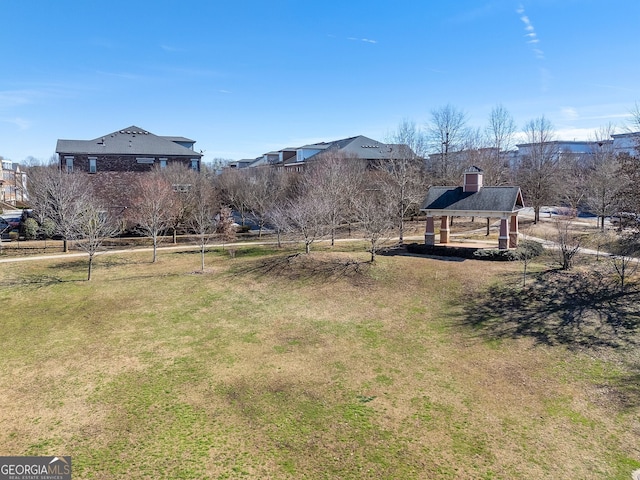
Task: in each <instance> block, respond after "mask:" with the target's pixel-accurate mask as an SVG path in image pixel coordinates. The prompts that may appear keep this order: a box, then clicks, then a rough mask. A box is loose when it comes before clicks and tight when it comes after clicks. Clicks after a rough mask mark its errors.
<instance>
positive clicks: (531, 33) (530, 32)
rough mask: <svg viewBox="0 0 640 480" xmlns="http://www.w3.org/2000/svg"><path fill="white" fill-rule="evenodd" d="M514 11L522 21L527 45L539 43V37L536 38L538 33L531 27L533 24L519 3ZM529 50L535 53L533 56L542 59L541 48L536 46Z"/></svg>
mask: <svg viewBox="0 0 640 480" xmlns="http://www.w3.org/2000/svg"><path fill="white" fill-rule="evenodd" d="M516 13H517V14H518V15H520V20H521V21H522V23H524V31H525V32H526V33H525V34H524V36H525V38H528V39H529V40H527V43H528V44H529V45H537V44H539V43H540V39H539V38H538V35H537V34H536V31H535V28H534V27H533V24H532V23H531V20H530V19H529V17H528V16H527V15H525V13H524V7H523V6H522V5H520V6H519V7H518V8H517V9H516ZM531 51H532V52H533V54H534V55H535V57H536V58H537V59H538V60H544V52H543V51H542V49H540V48H537V47H532V48H531Z"/></svg>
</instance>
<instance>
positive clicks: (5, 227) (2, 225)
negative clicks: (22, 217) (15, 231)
mask: <svg viewBox="0 0 640 480" xmlns="http://www.w3.org/2000/svg"><path fill="white" fill-rule="evenodd" d="M12 228H13V227H12V226H11V224H10V223H9V222H7V221H6V220H5V219H4V218H2V217H0V235H4V234H5V233H9V232H10V231H11V230H12Z"/></svg>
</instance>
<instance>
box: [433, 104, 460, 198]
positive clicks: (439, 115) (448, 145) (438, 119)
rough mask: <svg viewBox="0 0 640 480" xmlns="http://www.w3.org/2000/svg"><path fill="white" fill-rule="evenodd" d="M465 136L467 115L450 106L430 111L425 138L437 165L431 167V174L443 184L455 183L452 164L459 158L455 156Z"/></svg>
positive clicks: (456, 179)
mask: <svg viewBox="0 0 640 480" xmlns="http://www.w3.org/2000/svg"><path fill="white" fill-rule="evenodd" d="M466 136H467V114H466V113H465V112H464V111H462V110H458V109H457V108H456V107H454V106H453V105H451V104H447V105H445V106H444V107H440V108H436V109H433V110H432V111H431V121H430V122H429V123H428V125H427V138H428V141H429V145H430V150H431V152H432V153H433V155H431V156H430V158H431V159H434V158H435V159H437V162H436V163H437V165H432V166H431V167H432V169H433V174H434V175H435V176H436V178H437V179H438V181H440V182H443V184H445V185H446V184H448V183H451V182H457V181H458V176H456V175H455V174H454V173H453V168H452V162H453V161H454V160H455V159H456V158H459V157H458V156H456V155H452V154H455V153H456V152H459V151H461V150H463V145H464V143H465V138H466Z"/></svg>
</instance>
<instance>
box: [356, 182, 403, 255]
mask: <svg viewBox="0 0 640 480" xmlns="http://www.w3.org/2000/svg"><path fill="white" fill-rule="evenodd" d="M367 186H368V187H369V188H365V189H364V190H363V191H362V193H361V194H360V195H358V197H357V198H356V200H355V212H356V219H357V221H358V225H359V228H360V230H361V232H362V235H363V237H364V238H365V239H366V240H367V241H368V242H369V249H368V251H369V253H370V254H371V262H375V260H376V254H377V253H378V250H379V249H380V247H381V245H382V243H383V242H384V241H385V240H388V239H389V237H390V232H391V231H392V230H393V227H394V219H395V217H396V214H397V212H396V208H395V205H393V203H392V202H390V201H389V191H388V188H386V186H385V184H384V182H378V183H377V184H376V183H374V182H367Z"/></svg>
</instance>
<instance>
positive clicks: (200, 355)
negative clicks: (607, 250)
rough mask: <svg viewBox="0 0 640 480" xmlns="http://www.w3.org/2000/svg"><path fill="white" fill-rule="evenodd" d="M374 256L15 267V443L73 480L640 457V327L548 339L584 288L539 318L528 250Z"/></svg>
mask: <svg viewBox="0 0 640 480" xmlns="http://www.w3.org/2000/svg"><path fill="white" fill-rule="evenodd" d="M340 248H343V247H340ZM344 248H345V249H346V247H344ZM367 258H368V254H366V253H360V252H354V251H350V252H348V251H341V252H326V251H325V252H316V253H313V254H312V255H311V256H309V257H307V256H304V255H293V252H283V251H279V252H273V251H267V250H263V249H262V248H261V247H252V248H251V249H246V250H243V249H238V250H237V255H236V258H233V259H231V258H229V256H228V255H226V254H222V253H220V252H219V251H218V252H211V253H209V254H207V260H206V261H207V270H206V271H205V272H204V273H200V272H199V271H198V269H199V262H200V258H199V255H198V253H195V252H174V253H168V252H161V253H160V255H159V260H158V262H157V263H156V264H151V263H149V260H150V255H149V253H135V254H127V255H122V256H105V257H99V258H98V259H97V265H96V268H95V271H94V277H93V280H92V281H91V282H86V281H84V278H85V276H86V262H85V261H84V260H78V259H72V260H48V261H42V262H37V263H35V262H34V263H16V264H3V265H2V266H0V268H1V269H2V270H1V271H2V274H1V275H0V307H1V311H2V326H3V329H2V330H3V331H2V336H0V352H1V353H0V355H1V358H2V362H0V455H54V454H55V455H71V456H72V461H73V469H74V478H77V479H85V478H87V479H89V478H91V479H113V478H127V479H144V478H149V479H151V478H154V479H155V478H166V479H200V478H213V479H236V478H255V479H266V478H272V479H288V478H290V479H298V478H308V479H360V478H372V479H382V478H387V479H425V478H428V479H449V478H451V479H454V478H455V479H460V478H462V479H467V478H468V479H498V478H500V479H518V478H522V479H525V478H526V479H531V478H536V479H543V478H545V479H546V478H548V479H576V478H582V479H628V478H630V477H631V472H632V470H634V469H636V468H640V448H639V445H640V418H639V416H638V411H639V410H638V406H639V402H640V389H639V388H638V386H637V384H638V382H639V378H640V374H639V373H638V372H640V369H639V368H638V364H637V361H636V360H635V357H636V356H637V355H634V354H633V352H634V351H636V349H637V346H636V344H635V339H636V332H635V329H634V328H632V327H633V326H632V325H626V324H625V325H622V326H620V328H619V329H618V330H617V331H618V332H619V333H620V334H621V336H622V333H623V334H624V338H621V339H618V340H620V341H607V342H603V343H602V344H597V342H590V341H589V338H596V337H597V331H598V328H597V322H596V323H594V322H591V323H590V324H589V330H588V335H589V336H587V337H586V340H585V337H584V336H574V337H571V335H567V334H565V335H564V336H559V335H556V336H552V335H547V336H541V335H540V332H541V331H543V332H545V331H546V330H549V329H552V330H553V331H557V330H558V329H559V328H560V327H562V320H563V319H564V318H565V317H564V316H563V315H562V314H563V312H565V311H566V310H567V309H571V308H573V307H572V306H571V305H572V303H571V302H570V301H569V300H567V301H566V302H565V303H562V302H560V306H559V307H558V308H557V309H547V310H545V314H544V315H542V314H538V315H534V316H533V317H528V316H526V315H523V314H522V313H521V311H522V309H525V310H526V309H527V308H528V309H531V311H533V310H535V311H538V309H537V308H536V306H535V304H531V303H528V304H526V305H523V303H522V302H524V300H523V298H524V297H522V296H520V297H517V298H516V300H513V301H512V300H511V299H510V298H511V297H510V294H509V290H508V287H507V285H508V284H509V283H510V282H513V283H516V284H518V283H519V281H520V277H519V274H520V269H521V268H522V267H521V265H519V264H518V263H500V262H498V263H492V262H478V261H469V260H467V261H454V260H451V259H449V260H438V259H432V258H418V257H405V256H388V257H384V256H382V257H379V259H378V261H377V262H376V264H374V265H370V264H368V263H366V262H365V261H366V260H367ZM560 287H561V288H565V289H566V285H565V286H564V287H562V285H561V286H560ZM560 287H559V288H560ZM505 289H507V290H505ZM505 292H506V293H505ZM513 292H516V290H513ZM489 295H496V298H497V301H495V302H493V301H492V300H491V297H490V296H489ZM526 298H533V297H531V296H527V297H526ZM536 298H537V299H538V300H539V301H540V304H539V305H540V306H541V305H543V304H544V299H542V300H540V299H539V298H538V297H536ZM538 300H536V301H538ZM565 300H566V299H565ZM616 308H618V307H616ZM563 309H564V310H563ZM592 310H593V309H592ZM592 313H593V312H592V311H591V313H590V315H591V314H592ZM633 315H636V313H635V311H630V312H628V315H627V316H626V317H625V318H627V319H629V318H635V317H634V316H633ZM590 318H591V317H590ZM523 322H525V323H527V322H528V324H527V325H526V328H518V326H522V325H521V324H522V323H523ZM574 323H575V322H574ZM627 323H628V322H627ZM558 325H560V326H558ZM609 326H610V327H611V328H608V329H607V331H606V332H605V333H606V336H607V339H608V340H611V338H614V340H615V337H616V328H614V327H615V326H612V325H609ZM508 327H511V328H508ZM573 327H574V328H577V329H580V325H578V326H576V325H573ZM545 329H546V330H545ZM594 329H595V332H594ZM546 333H549V332H548V331H546ZM583 333H584V332H583ZM584 335H587V333H585V334H584ZM572 338H575V339H577V340H579V341H578V342H576V343H575V344H573V342H572Z"/></svg>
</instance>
